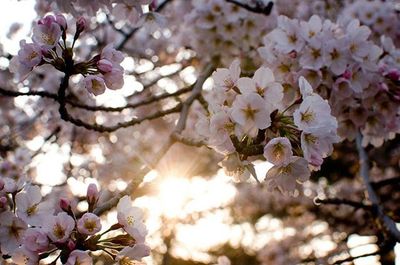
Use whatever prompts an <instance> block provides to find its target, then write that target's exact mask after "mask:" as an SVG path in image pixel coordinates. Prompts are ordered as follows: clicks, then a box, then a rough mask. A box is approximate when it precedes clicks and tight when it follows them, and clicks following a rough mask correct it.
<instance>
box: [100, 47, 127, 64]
mask: <svg viewBox="0 0 400 265" xmlns="http://www.w3.org/2000/svg"><path fill="white" fill-rule="evenodd" d="M100 58H101V59H107V60H108V61H110V62H112V63H113V64H120V63H121V62H122V61H123V60H124V55H123V53H122V52H120V51H117V50H116V49H114V48H113V46H112V44H108V45H107V46H106V47H104V48H103V50H102V51H101V56H100Z"/></svg>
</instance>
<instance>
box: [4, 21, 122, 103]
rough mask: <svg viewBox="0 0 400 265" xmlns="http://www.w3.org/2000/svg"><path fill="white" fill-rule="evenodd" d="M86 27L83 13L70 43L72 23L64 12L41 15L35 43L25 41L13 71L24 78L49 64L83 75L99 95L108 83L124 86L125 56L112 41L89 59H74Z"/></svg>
mask: <svg viewBox="0 0 400 265" xmlns="http://www.w3.org/2000/svg"><path fill="white" fill-rule="evenodd" d="M85 28H86V20H85V19H84V18H83V17H80V18H78V19H77V21H76V32H75V34H74V37H73V40H72V43H71V44H70V43H68V42H67V30H68V24H67V20H66V18H65V17H64V16H63V15H61V14H58V15H55V16H53V15H47V16H46V17H44V18H43V19H40V20H39V21H38V23H37V24H36V25H34V28H33V35H32V40H33V43H27V42H26V41H25V40H22V41H21V43H20V46H21V49H20V50H19V52H18V55H17V56H14V57H13V58H12V60H11V63H10V70H11V72H13V73H15V75H16V77H17V79H18V80H20V81H22V80H24V79H25V78H26V77H27V76H28V74H29V73H30V72H31V71H32V70H33V68H34V67H37V66H41V65H45V64H48V65H52V66H53V67H54V68H56V69H57V70H59V71H61V72H64V73H68V75H70V76H71V75H74V74H81V75H83V76H84V80H83V84H84V86H85V88H86V89H87V90H88V91H89V92H90V93H92V94H93V95H96V96H97V95H100V94H102V93H104V92H105V89H106V87H107V88H109V89H120V88H122V86H123V84H124V79H123V75H124V71H123V68H122V66H121V65H120V64H121V62H122V61H123V59H124V56H123V54H122V53H121V52H119V51H117V50H115V49H114V48H113V47H112V45H111V44H109V45H107V46H106V47H104V48H103V50H102V52H101V54H99V55H96V56H94V57H93V58H92V59H91V60H89V61H87V62H80V63H75V62H74V61H73V48H74V45H75V43H76V41H77V39H78V38H79V36H80V34H81V33H82V32H83V31H84V30H85Z"/></svg>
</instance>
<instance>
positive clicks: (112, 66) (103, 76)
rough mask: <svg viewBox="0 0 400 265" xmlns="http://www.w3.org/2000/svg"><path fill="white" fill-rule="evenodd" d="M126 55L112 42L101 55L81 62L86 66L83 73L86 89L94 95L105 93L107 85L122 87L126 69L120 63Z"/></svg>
mask: <svg viewBox="0 0 400 265" xmlns="http://www.w3.org/2000/svg"><path fill="white" fill-rule="evenodd" d="M123 59H124V56H123V54H122V53H121V52H120V51H117V50H115V49H114V48H113V47H112V45H111V44H109V45H107V46H106V47H105V48H104V49H103V50H102V52H101V54H100V55H97V56H95V57H94V58H93V59H92V60H90V61H89V62H87V63H81V64H79V68H80V67H82V66H83V67H84V69H85V70H83V71H82V72H81V73H82V74H83V75H84V76H85V78H84V79H83V82H84V85H85V87H86V89H87V90H88V91H89V92H90V93H92V94H93V95H96V96H97V95H100V94H103V93H104V92H105V90H106V86H107V88H109V89H114V90H116V89H120V88H122V86H123V85H124V69H123V68H122V66H121V65H120V63H121V62H122V61H123Z"/></svg>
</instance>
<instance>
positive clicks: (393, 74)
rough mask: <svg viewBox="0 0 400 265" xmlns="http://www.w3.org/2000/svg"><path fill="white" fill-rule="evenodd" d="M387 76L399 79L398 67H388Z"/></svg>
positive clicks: (394, 79) (395, 79)
mask: <svg viewBox="0 0 400 265" xmlns="http://www.w3.org/2000/svg"><path fill="white" fill-rule="evenodd" d="M387 77H388V78H389V79H391V80H393V81H399V80H400V71H399V70H398V69H390V70H389V72H388V74H387Z"/></svg>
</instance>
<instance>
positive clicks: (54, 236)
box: [44, 212, 75, 243]
mask: <svg viewBox="0 0 400 265" xmlns="http://www.w3.org/2000/svg"><path fill="white" fill-rule="evenodd" d="M74 227H75V221H74V219H73V218H72V217H71V216H69V215H68V214H67V213H65V212H61V213H59V214H57V215H56V216H52V217H51V218H49V220H48V222H46V223H45V225H44V228H45V229H46V232H47V235H48V236H49V238H50V239H51V240H52V241H53V242H59V243H63V242H65V241H67V240H68V238H69V236H70V235H71V232H72V230H73V229H74Z"/></svg>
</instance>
